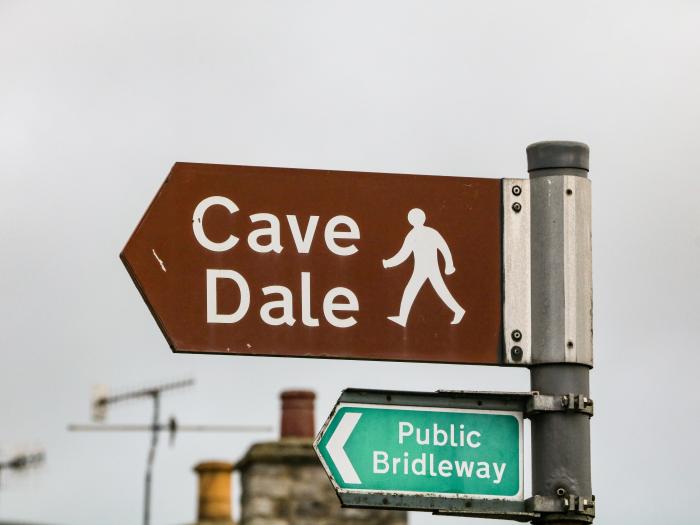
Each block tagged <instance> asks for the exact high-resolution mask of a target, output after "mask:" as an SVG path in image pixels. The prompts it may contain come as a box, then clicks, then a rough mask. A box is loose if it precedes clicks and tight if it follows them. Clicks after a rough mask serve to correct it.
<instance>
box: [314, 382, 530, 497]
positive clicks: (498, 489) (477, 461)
mask: <svg viewBox="0 0 700 525" xmlns="http://www.w3.org/2000/svg"><path fill="white" fill-rule="evenodd" d="M527 398H528V394H498V393H467V392H439V393H415V392H386V391H385V392H383V391H374V390H356V389H348V390H345V391H344V392H343V394H342V395H341V397H340V399H339V401H338V403H337V404H336V406H335V408H334V410H333V412H332V413H331V415H330V417H329V418H328V420H327V421H326V423H325V425H324V426H323V428H322V430H321V432H320V433H319V435H318V437H317V438H316V441H315V443H314V447H315V449H316V452H317V454H318V456H319V458H320V459H321V462H322V463H323V465H324V467H325V469H326V472H327V473H328V475H329V477H330V478H331V481H332V482H333V484H334V486H335V488H336V491H337V492H338V495H339V497H340V499H341V501H342V502H343V504H345V505H348V506H381V507H385V508H386V507H395V508H412V509H422V510H438V509H444V510H451V509H452V510H459V509H463V508H464V506H465V500H467V501H468V502H469V504H470V506H471V505H472V504H474V503H476V504H477V505H478V504H479V503H481V505H482V506H484V505H488V502H487V501H484V500H491V503H495V502H494V501H493V500H498V502H500V503H506V504H507V503H508V502H511V503H513V504H515V505H514V506H512V508H513V510H516V509H519V508H520V507H521V506H522V501H523V499H524V496H523V493H524V491H523V411H524V407H525V403H526V401H527ZM518 503H519V504H520V505H518ZM506 508H510V507H506Z"/></svg>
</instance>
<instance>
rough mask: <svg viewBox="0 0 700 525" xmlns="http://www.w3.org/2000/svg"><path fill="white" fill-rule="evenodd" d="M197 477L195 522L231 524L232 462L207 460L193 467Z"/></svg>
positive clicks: (220, 524)
mask: <svg viewBox="0 0 700 525" xmlns="http://www.w3.org/2000/svg"><path fill="white" fill-rule="evenodd" d="M194 471H195V472H196V473H197V476H198V477H199V499H198V502H197V523H198V524H206V525H233V519H232V518H231V473H232V472H233V463H225V462H223V461H207V462H204V463H199V464H198V465H197V466H196V467H194Z"/></svg>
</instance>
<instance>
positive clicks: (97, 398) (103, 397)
mask: <svg viewBox="0 0 700 525" xmlns="http://www.w3.org/2000/svg"><path fill="white" fill-rule="evenodd" d="M192 385H194V379H185V380H182V381H174V382H171V383H164V384H160V385H157V386H152V387H146V388H140V389H136V390H131V391H127V392H122V393H119V394H112V395H110V394H109V392H108V389H107V388H106V387H105V386H102V385H100V386H96V387H95V388H94V389H93V396H92V403H91V412H92V420H93V421H95V422H96V423H93V424H70V425H68V430H69V431H71V432H150V433H151V445H150V448H149V450H148V456H147V458H146V473H145V479H144V496H143V525H149V524H150V521H151V485H152V481H153V463H154V461H155V456H156V448H157V446H158V436H159V435H160V433H161V432H167V433H168V435H169V441H170V445H171V446H172V445H173V444H174V442H175V436H176V435H177V434H178V433H179V432H270V431H271V430H272V427H271V426H268V425H181V424H179V423H178V422H177V420H176V419H175V417H173V416H171V417H170V418H169V419H168V421H167V422H165V423H163V422H161V420H160V397H161V395H162V394H163V393H165V392H170V391H172V390H178V389H181V388H186V387H190V386H192ZM135 399H150V400H151V402H152V403H153V412H152V417H151V423H150V424H146V425H144V424H107V423H104V421H105V419H106V418H107V407H109V406H111V405H114V404H117V403H121V402H124V401H131V400H135Z"/></svg>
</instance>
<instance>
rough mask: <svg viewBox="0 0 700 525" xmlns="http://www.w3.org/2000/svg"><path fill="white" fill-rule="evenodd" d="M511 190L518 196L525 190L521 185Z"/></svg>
mask: <svg viewBox="0 0 700 525" xmlns="http://www.w3.org/2000/svg"><path fill="white" fill-rule="evenodd" d="M511 191H512V192H513V195H515V196H516V197H517V196H518V195H520V194H521V193H522V192H523V190H522V188H521V187H520V186H513V189H512V190H511Z"/></svg>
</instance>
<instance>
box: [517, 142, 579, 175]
mask: <svg viewBox="0 0 700 525" xmlns="http://www.w3.org/2000/svg"><path fill="white" fill-rule="evenodd" d="M588 153H589V150H588V145H587V144H584V143H583V142H570V141H565V140H552V141H544V142H535V143H534V144H530V145H529V146H528V147H527V171H535V170H543V169H548V168H576V169H581V170H586V171H588Z"/></svg>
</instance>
